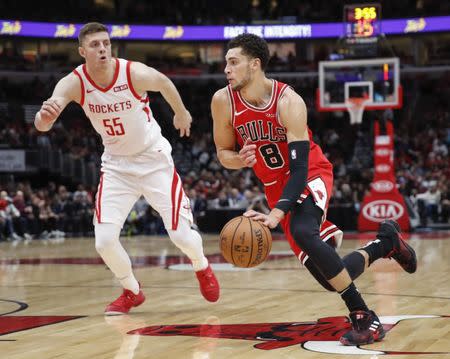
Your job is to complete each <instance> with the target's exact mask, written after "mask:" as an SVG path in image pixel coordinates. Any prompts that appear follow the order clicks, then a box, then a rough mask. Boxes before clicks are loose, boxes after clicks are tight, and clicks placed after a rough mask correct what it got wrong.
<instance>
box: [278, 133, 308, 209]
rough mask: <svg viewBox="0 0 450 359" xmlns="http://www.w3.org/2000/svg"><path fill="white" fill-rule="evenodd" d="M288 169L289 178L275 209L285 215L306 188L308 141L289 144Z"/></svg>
mask: <svg viewBox="0 0 450 359" xmlns="http://www.w3.org/2000/svg"><path fill="white" fill-rule="evenodd" d="M288 149H289V168H290V170H291V174H290V177H289V179H288V181H287V183H286V185H285V186H284V189H283V193H282V194H281V197H280V199H279V200H278V202H277V204H276V205H275V208H278V209H281V210H282V211H283V212H284V213H285V214H286V213H288V212H289V210H290V209H291V208H292V206H293V205H294V204H295V203H296V202H297V200H298V199H299V198H300V195H301V194H302V192H303V190H304V189H305V186H306V181H307V179H308V157H309V141H294V142H289V144H288Z"/></svg>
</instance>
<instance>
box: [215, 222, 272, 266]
mask: <svg viewBox="0 0 450 359" xmlns="http://www.w3.org/2000/svg"><path fill="white" fill-rule="evenodd" d="M271 248H272V235H271V233H270V231H269V228H267V227H266V226H264V225H263V224H262V223H261V222H259V221H254V220H252V219H250V218H247V217H244V216H240V217H236V218H233V219H232V220H230V221H229V222H228V223H227V224H225V226H224V227H223V229H222V231H221V232H220V251H221V252H222V255H223V257H224V258H225V260H226V261H227V262H228V263H231V264H233V265H235V266H236V267H241V268H250V267H255V266H257V265H258V264H261V263H262V262H264V261H265V259H266V258H267V256H268V255H269V253H270V249H271Z"/></svg>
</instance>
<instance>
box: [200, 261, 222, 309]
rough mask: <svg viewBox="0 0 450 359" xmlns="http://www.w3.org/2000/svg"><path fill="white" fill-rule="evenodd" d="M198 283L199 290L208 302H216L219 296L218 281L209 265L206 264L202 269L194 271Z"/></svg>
mask: <svg viewBox="0 0 450 359" xmlns="http://www.w3.org/2000/svg"><path fill="white" fill-rule="evenodd" d="M195 275H196V276H197V279H198V283H199V284H200V292H201V293H202V295H203V297H204V298H205V299H206V300H207V301H208V302H217V300H218V299H219V296H220V287H219V282H218V281H217V278H216V276H215V275H214V272H213V271H212V269H211V266H210V265H209V264H208V267H206V268H205V269H203V270H199V271H198V272H195Z"/></svg>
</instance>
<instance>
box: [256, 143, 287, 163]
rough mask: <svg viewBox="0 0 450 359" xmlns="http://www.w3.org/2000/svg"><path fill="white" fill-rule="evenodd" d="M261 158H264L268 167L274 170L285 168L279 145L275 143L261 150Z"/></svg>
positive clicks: (262, 147) (264, 146)
mask: <svg viewBox="0 0 450 359" xmlns="http://www.w3.org/2000/svg"><path fill="white" fill-rule="evenodd" d="M259 152H260V153H261V156H262V157H263V158H264V162H265V163H266V166H267V167H269V168H272V169H275V168H280V167H283V165H284V160H283V157H282V156H281V154H280V150H279V148H278V145H277V144H275V143H269V144H267V145H263V146H261V147H260V148H259Z"/></svg>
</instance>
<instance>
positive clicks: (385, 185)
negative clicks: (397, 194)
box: [372, 180, 394, 193]
mask: <svg viewBox="0 0 450 359" xmlns="http://www.w3.org/2000/svg"><path fill="white" fill-rule="evenodd" d="M372 188H373V189H374V190H375V191H376V192H381V193H386V192H390V191H392V189H393V188H394V184H393V183H392V182H391V181H384V180H381V181H376V182H373V183H372Z"/></svg>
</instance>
